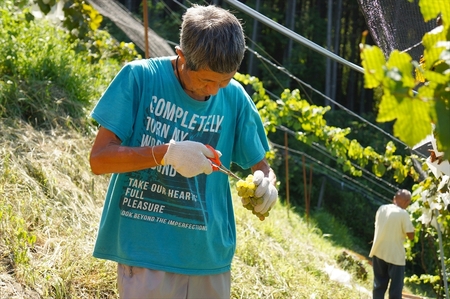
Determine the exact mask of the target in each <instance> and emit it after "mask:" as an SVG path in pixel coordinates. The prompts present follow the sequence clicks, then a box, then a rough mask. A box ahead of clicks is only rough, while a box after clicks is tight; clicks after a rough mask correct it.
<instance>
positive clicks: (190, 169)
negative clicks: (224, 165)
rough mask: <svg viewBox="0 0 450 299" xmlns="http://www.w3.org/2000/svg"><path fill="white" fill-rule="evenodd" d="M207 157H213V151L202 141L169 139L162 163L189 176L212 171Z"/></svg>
mask: <svg viewBox="0 0 450 299" xmlns="http://www.w3.org/2000/svg"><path fill="white" fill-rule="evenodd" d="M208 158H214V153H213V152H211V150H210V149H208V148H207V147H206V146H205V145H204V144H203V143H200V142H196V141H179V142H175V141H174V140H171V141H170V143H169V148H168V149H167V152H166V154H165V155H164V158H163V161H162V164H163V165H172V167H173V168H174V169H175V170H176V171H177V172H178V173H179V174H181V175H182V176H184V177H187V178H191V177H194V176H196V175H199V174H201V173H205V174H210V173H211V172H212V171H213V169H212V166H211V161H210V160H209V159H208Z"/></svg>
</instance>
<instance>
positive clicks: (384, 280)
mask: <svg viewBox="0 0 450 299" xmlns="http://www.w3.org/2000/svg"><path fill="white" fill-rule="evenodd" d="M372 265H373V275H374V279H373V291H372V295H373V299H384V294H385V293H386V290H387V287H388V284H389V280H390V281H391V285H390V286H389V299H402V290H403V280H404V278H405V266H397V265H393V264H389V263H386V262H385V261H383V260H382V259H379V258H377V257H376V256H374V257H373V259H372Z"/></svg>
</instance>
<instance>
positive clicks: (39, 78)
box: [0, 9, 135, 127]
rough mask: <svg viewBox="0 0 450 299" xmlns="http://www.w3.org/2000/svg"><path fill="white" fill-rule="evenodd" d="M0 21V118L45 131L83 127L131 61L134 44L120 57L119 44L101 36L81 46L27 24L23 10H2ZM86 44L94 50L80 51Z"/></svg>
mask: <svg viewBox="0 0 450 299" xmlns="http://www.w3.org/2000/svg"><path fill="white" fill-rule="evenodd" d="M0 15H1V21H0V43H1V44H2V45H3V47H1V48H0V62H1V63H0V117H11V116H18V117H20V118H22V119H24V120H26V121H28V122H30V123H33V124H34V125H36V126H43V127H48V126H54V125H57V124H58V125H74V124H75V125H76V126H79V125H82V124H83V123H85V122H86V118H85V116H86V111H87V110H88V109H90V107H91V106H92V104H93V102H94V101H96V100H97V99H98V97H99V96H100V93H101V91H102V90H104V89H105V88H106V86H107V85H108V84H109V82H110V80H111V79H112V77H113V76H114V75H115V74H116V73H117V71H118V70H119V68H120V66H121V63H123V62H124V61H127V60H128V59H131V57H135V56H134V50H133V49H134V48H133V47H134V46H133V45H132V44H127V45H125V44H121V46H120V47H122V48H121V49H122V50H120V51H118V50H117V49H118V47H117V46H116V44H119V43H118V42H117V41H115V40H114V39H113V38H111V36H109V34H108V33H106V32H103V31H99V30H97V31H95V32H92V34H91V36H93V37H96V39H95V40H90V41H87V42H85V41H81V40H74V39H73V37H72V36H71V35H70V34H69V33H68V32H67V31H65V30H62V29H59V28H58V27H56V26H54V25H53V24H50V23H48V22H47V21H45V20H38V19H34V18H30V17H29V16H30V14H29V12H28V11H27V10H26V9H25V10H24V11H23V12H20V11H17V12H10V11H9V10H3V9H2V10H0ZM85 44H91V45H95V46H92V47H89V49H88V48H86V47H84V46H81V47H80V45H85ZM92 49H102V50H101V51H97V52H95V53H94V52H93V51H91V50H92ZM127 49H128V50H127ZM126 51H127V52H126ZM125 52H126V54H124V53H125ZM89 62H91V63H89ZM94 62H98V63H94ZM82 126H84V125H82Z"/></svg>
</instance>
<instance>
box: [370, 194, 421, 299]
mask: <svg viewBox="0 0 450 299" xmlns="http://www.w3.org/2000/svg"><path fill="white" fill-rule="evenodd" d="M410 203H411V192H409V191H408V190H405V189H402V190H399V191H397V193H396V194H395V196H394V199H393V203H392V204H386V205H382V206H380V207H379V208H378V211H377V213H376V216H375V234H374V239H373V244H372V249H371V250H370V254H369V257H372V262H373V274H374V281H373V292H372V294H373V299H383V298H384V294H385V293H386V290H387V287H388V285H389V281H390V282H391V284H390V286H389V299H401V298H402V290H403V280H404V277H405V264H406V259H405V248H404V241H405V237H408V238H409V239H410V240H412V239H413V238H414V226H413V224H412V222H411V219H410V217H409V214H408V212H406V211H405V209H406V208H407V207H408V206H409V204H410Z"/></svg>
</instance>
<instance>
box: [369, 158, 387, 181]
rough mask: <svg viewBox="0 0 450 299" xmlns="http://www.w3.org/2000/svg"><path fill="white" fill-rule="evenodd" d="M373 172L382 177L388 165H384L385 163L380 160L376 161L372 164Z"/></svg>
mask: <svg viewBox="0 0 450 299" xmlns="http://www.w3.org/2000/svg"><path fill="white" fill-rule="evenodd" d="M372 172H373V173H374V174H375V175H376V176H377V177H380V178H381V177H382V176H383V175H384V173H385V172H386V166H384V164H383V163H380V162H377V163H374V164H373V166H372Z"/></svg>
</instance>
